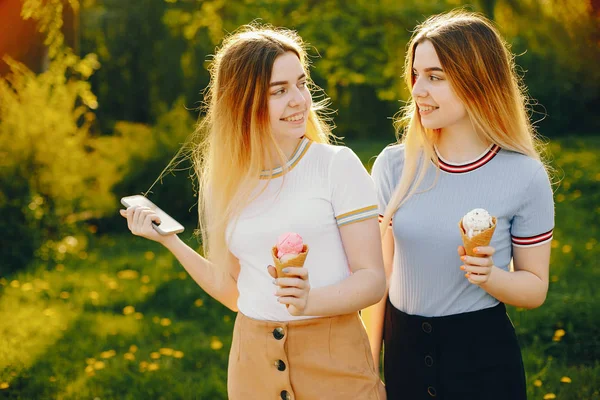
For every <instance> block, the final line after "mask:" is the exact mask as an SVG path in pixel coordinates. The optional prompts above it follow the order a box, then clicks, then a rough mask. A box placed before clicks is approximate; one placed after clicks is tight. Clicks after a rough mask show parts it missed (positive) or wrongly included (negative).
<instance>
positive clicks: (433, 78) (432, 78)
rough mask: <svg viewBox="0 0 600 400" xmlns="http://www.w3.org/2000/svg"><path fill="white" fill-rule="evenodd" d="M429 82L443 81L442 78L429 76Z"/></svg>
mask: <svg viewBox="0 0 600 400" xmlns="http://www.w3.org/2000/svg"><path fill="white" fill-rule="evenodd" d="M429 80H432V81H441V80H442V78H440V77H439V76H437V75H430V76H429Z"/></svg>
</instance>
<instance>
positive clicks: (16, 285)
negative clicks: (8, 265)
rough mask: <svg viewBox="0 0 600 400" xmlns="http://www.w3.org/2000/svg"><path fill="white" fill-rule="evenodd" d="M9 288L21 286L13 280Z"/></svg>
mask: <svg viewBox="0 0 600 400" xmlns="http://www.w3.org/2000/svg"><path fill="white" fill-rule="evenodd" d="M10 286H11V287H14V288H18V287H19V286H21V284H20V283H19V281H17V280H14V281H11V282H10ZM7 385H8V383H7Z"/></svg>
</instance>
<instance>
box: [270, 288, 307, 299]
mask: <svg viewBox="0 0 600 400" xmlns="http://www.w3.org/2000/svg"><path fill="white" fill-rule="evenodd" d="M305 293H306V292H305V291H304V290H302V289H298V288H295V287H286V288H279V289H278V290H277V291H276V292H275V296H277V297H302V296H303V295H304V294H305Z"/></svg>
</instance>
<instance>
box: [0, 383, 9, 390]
mask: <svg viewBox="0 0 600 400" xmlns="http://www.w3.org/2000/svg"><path fill="white" fill-rule="evenodd" d="M8 387H9V384H8V382H2V383H0V389H8Z"/></svg>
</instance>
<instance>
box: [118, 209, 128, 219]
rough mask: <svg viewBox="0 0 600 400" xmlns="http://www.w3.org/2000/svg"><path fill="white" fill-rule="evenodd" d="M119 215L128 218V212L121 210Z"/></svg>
mask: <svg viewBox="0 0 600 400" xmlns="http://www.w3.org/2000/svg"><path fill="white" fill-rule="evenodd" d="M119 214H121V217H125V218H127V210H119Z"/></svg>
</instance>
